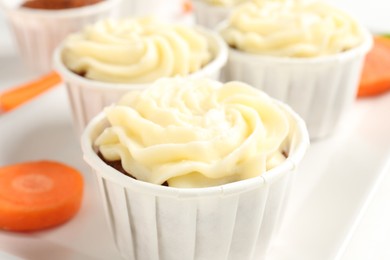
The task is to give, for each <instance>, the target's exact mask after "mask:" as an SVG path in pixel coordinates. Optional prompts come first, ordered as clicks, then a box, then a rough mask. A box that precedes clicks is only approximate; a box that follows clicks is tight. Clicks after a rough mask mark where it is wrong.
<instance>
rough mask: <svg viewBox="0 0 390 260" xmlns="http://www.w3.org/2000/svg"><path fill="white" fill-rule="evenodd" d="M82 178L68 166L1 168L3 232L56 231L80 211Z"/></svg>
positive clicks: (37, 164) (35, 164)
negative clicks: (54, 228) (47, 229)
mask: <svg viewBox="0 0 390 260" xmlns="http://www.w3.org/2000/svg"><path fill="white" fill-rule="evenodd" d="M82 194H83V178H82V176H81V174H80V173H79V172H78V171H77V170H76V169H73V168H71V167H69V166H67V165H65V164H62V163H58V162H53V161H36V162H27V163H21V164H15V165H10V166H5V167H2V168H0V228H1V229H5V230H10V231H34V230H39V229H44V228H49V227H54V226H57V225H59V224H62V223H64V222H66V221H68V220H69V219H71V218H72V217H73V216H74V215H75V214H76V213H77V211H78V210H79V208H80V205H81V199H82Z"/></svg>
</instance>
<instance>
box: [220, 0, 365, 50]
mask: <svg viewBox="0 0 390 260" xmlns="http://www.w3.org/2000/svg"><path fill="white" fill-rule="evenodd" d="M221 34H222V36H223V38H224V39H225V41H226V42H227V43H228V44H229V45H230V46H231V47H233V48H236V49H238V50H241V51H245V52H248V53H256V54H266V55H271V56H283V57H318V56H324V55H330V54H336V53H340V52H343V51H346V50H349V49H352V48H354V47H356V46H358V45H359V44H360V43H361V42H362V41H363V36H362V32H361V29H360V27H359V25H358V24H357V22H356V21H355V20H354V19H352V18H351V17H350V16H349V15H347V14H346V13H344V12H342V11H341V10H338V9H336V8H334V7H331V6H329V5H328V4H325V3H323V2H321V1H304V0H254V2H250V3H246V4H243V5H241V6H240V7H238V8H237V9H236V10H234V11H233V13H232V15H231V17H230V19H229V22H228V25H227V27H226V28H224V29H222V30H221Z"/></svg>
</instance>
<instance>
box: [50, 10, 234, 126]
mask: <svg viewBox="0 0 390 260" xmlns="http://www.w3.org/2000/svg"><path fill="white" fill-rule="evenodd" d="M226 59H227V47H226V44H225V43H224V41H223V40H222V38H220V37H219V36H218V35H217V34H216V33H215V32H212V31H210V30H207V29H203V28H201V27H190V26H182V25H178V24H170V23H163V22H161V21H159V20H156V19H153V18H149V17H148V18H146V17H141V18H123V19H117V20H113V19H107V20H101V21H98V22H96V23H95V24H93V25H90V26H87V27H86V28H85V29H84V30H83V31H81V32H79V33H76V34H72V35H70V36H69V37H67V39H66V40H65V41H64V42H63V44H62V45H61V46H60V47H59V48H58V49H57V50H56V53H55V57H54V63H55V67H56V69H57V71H58V72H59V73H60V74H61V75H62V76H63V78H64V81H65V83H66V85H67V89H68V94H69V98H70V101H71V105H72V108H73V114H74V118H75V123H76V126H77V127H78V129H79V130H80V131H81V130H82V129H83V128H84V127H85V125H86V123H87V122H88V121H89V119H91V118H92V117H93V116H95V115H96V114H97V113H98V112H99V111H100V110H101V109H102V108H103V107H104V106H106V105H109V104H111V103H112V102H114V101H117V99H118V97H120V96H121V95H122V94H124V93H125V92H127V91H128V90H131V89H142V88H145V87H146V86H147V85H149V84H151V83H152V82H153V81H155V80H156V79H159V78H161V77H172V76H178V75H180V76H188V77H210V78H215V79H217V78H218V77H219V72H220V69H221V68H222V66H223V65H224V64H225V63H226Z"/></svg>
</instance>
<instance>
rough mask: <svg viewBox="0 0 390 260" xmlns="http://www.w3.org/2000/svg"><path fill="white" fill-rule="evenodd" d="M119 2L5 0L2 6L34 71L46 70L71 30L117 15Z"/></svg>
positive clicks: (41, 71) (111, 0)
mask: <svg viewBox="0 0 390 260" xmlns="http://www.w3.org/2000/svg"><path fill="white" fill-rule="evenodd" d="M120 1H121V0H69V1H61V0H30V1H15V0H3V7H4V8H5V11H6V14H7V18H8V20H9V24H10V26H11V28H12V30H13V32H14V35H15V39H16V42H17V44H18V47H19V51H20V54H21V56H22V58H23V60H24V62H25V63H26V65H27V66H28V68H29V69H30V70H31V71H33V72H36V73H47V72H49V71H51V70H52V69H53V68H52V57H53V51H54V49H55V48H56V47H57V45H58V44H59V43H60V42H61V41H62V40H63V39H64V38H65V37H66V36H67V35H68V34H69V33H72V32H75V31H78V30H80V29H81V28H83V27H84V26H85V25H86V24H88V23H92V22H95V21H96V20H98V19H101V18H104V17H108V16H113V15H115V14H116V12H117V11H118V7H119V3H120Z"/></svg>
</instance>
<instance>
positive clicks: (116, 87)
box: [54, 27, 228, 134]
mask: <svg viewBox="0 0 390 260" xmlns="http://www.w3.org/2000/svg"><path fill="white" fill-rule="evenodd" d="M194 28H195V29H196V30H198V31H199V32H200V33H202V34H203V35H205V36H206V37H207V38H208V39H209V42H210V50H211V52H212V55H213V59H212V61H210V62H209V63H208V64H207V65H206V66H204V67H203V68H202V69H201V70H199V71H196V72H194V73H192V74H190V75H188V77H190V78H202V77H206V78H211V79H215V80H217V79H219V75H220V71H221V69H222V67H223V66H224V65H225V63H226V60H227V52H228V51H227V46H226V44H225V42H224V41H223V40H222V38H221V37H220V36H218V35H217V34H216V33H214V32H213V31H210V30H208V29H204V28H201V27H194ZM62 49H63V46H62V45H61V46H59V47H58V48H57V49H56V50H55V53H54V67H55V69H56V70H57V72H58V73H60V75H61V76H62V78H63V80H64V82H65V86H66V88H67V93H68V98H69V101H70V105H71V108H72V113H73V121H74V125H75V127H76V130H77V132H78V133H80V134H81V132H82V131H83V129H84V128H85V126H86V125H87V123H88V122H89V120H90V119H91V118H92V117H94V116H95V115H96V114H98V113H99V112H100V111H101V110H102V109H103V108H104V107H105V106H108V105H110V104H112V103H114V102H116V101H117V100H119V98H120V97H121V96H122V95H123V94H125V93H126V92H128V91H130V90H136V89H144V88H146V87H147V86H149V85H150V84H151V83H153V82H151V83H150V84H120V83H107V82H100V81H95V80H90V79H87V78H84V77H82V76H80V75H78V74H76V73H74V72H72V71H70V70H69V69H68V68H66V66H65V65H64V63H63V62H62V57H61V54H62Z"/></svg>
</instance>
